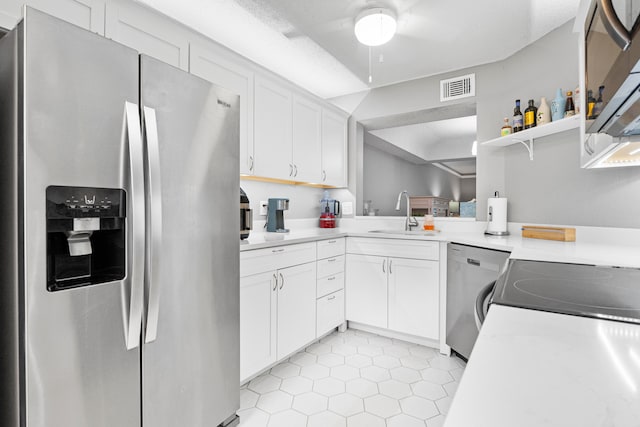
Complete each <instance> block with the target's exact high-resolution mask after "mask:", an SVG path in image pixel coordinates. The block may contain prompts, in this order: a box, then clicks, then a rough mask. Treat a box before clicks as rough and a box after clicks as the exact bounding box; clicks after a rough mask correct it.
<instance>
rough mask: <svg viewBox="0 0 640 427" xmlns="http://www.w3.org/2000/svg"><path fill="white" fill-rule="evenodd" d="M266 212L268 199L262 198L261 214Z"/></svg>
mask: <svg viewBox="0 0 640 427" xmlns="http://www.w3.org/2000/svg"><path fill="white" fill-rule="evenodd" d="M266 214H267V201H266V200H260V215H266Z"/></svg>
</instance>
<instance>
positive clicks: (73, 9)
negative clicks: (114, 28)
mask: <svg viewBox="0 0 640 427" xmlns="http://www.w3.org/2000/svg"><path fill="white" fill-rule="evenodd" d="M23 4H27V5H28V6H31V7H33V8H35V9H38V10H41V11H43V12H45V13H48V14H49V15H53V16H55V17H56V18H60V19H62V20H64V21H67V22H70V23H72V24H74V25H77V26H79V27H82V28H85V29H87V30H90V31H93V32H94V33H98V34H100V35H104V9H105V2H104V0H26V1H25V0H2V2H0V27H4V28H7V29H12V28H13V27H14V26H15V25H16V23H17V22H18V21H19V20H20V18H22V5H23Z"/></svg>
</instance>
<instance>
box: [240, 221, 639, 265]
mask: <svg viewBox="0 0 640 427" xmlns="http://www.w3.org/2000/svg"><path fill="white" fill-rule="evenodd" d="M387 228H389V227H387ZM476 228H477V227H476ZM372 229H378V228H372ZM399 230H400V229H399ZM400 233H402V232H401V231H399V232H398V234H396V233H371V232H369V231H368V230H362V229H356V228H354V227H344V228H301V229H296V230H292V231H290V232H289V233H267V232H263V231H258V232H256V231H252V232H251V234H250V235H249V238H248V239H246V240H243V241H241V242H240V251H245V250H253V249H261V248H268V247H274V246H280V245H285V244H292V243H304V242H311V241H316V240H323V239H331V238H333V237H343V236H354V237H376V238H384V239H409V240H432V241H433V240H435V241H444V242H454V243H460V244H464V245H471V246H478V247H483V248H488V249H496V250H503V251H508V252H511V258H518V259H529V260H540V261H556V262H568V263H576V264H596V265H613V266H619V267H635V268H640V243H638V244H637V245H628V244H617V243H615V242H611V241H607V240H606V239H603V243H598V242H597V241H593V240H587V241H581V239H580V234H581V233H580V230H579V231H578V233H577V235H578V237H577V241H576V242H556V241H550V240H540V239H529V238H522V236H521V235H520V232H519V230H518V229H516V230H515V231H512V234H511V235H509V236H505V237H497V236H487V235H485V234H484V233H483V232H482V231H478V230H477V229H476V230H469V231H442V232H439V233H435V235H433V236H424V235H406V234H400ZM596 240H597V239H596Z"/></svg>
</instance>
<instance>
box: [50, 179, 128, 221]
mask: <svg viewBox="0 0 640 427" xmlns="http://www.w3.org/2000/svg"><path fill="white" fill-rule="evenodd" d="M124 209H125V192H124V190H121V189H114V188H89V187H62V186H50V187H48V188H47V218H49V219H53V218H86V217H124V216H125V215H124Z"/></svg>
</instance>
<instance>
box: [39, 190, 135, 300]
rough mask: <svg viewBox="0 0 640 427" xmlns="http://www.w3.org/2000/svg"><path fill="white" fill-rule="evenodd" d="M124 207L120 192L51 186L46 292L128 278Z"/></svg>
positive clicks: (123, 193) (48, 211)
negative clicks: (126, 275)
mask: <svg viewBox="0 0 640 427" xmlns="http://www.w3.org/2000/svg"><path fill="white" fill-rule="evenodd" d="M125 202H126V193H125V191H124V190H123V189H121V188H93V187H64V186H57V185H52V186H49V187H47V191H46V203H47V211H46V215H47V290H49V291H50V292H56V291H61V290H66V289H71V288H79V287H83V286H90V285H95V284H99V283H107V282H117V281H119V280H122V279H123V278H124V277H125V271H126V260H125V257H126V250H125V248H126V206H125Z"/></svg>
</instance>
